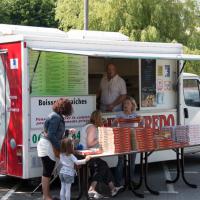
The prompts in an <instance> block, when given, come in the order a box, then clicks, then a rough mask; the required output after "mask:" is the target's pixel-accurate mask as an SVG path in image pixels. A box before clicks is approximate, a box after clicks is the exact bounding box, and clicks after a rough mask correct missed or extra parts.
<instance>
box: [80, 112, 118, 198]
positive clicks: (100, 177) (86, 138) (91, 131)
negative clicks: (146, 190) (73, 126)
mask: <svg viewBox="0 0 200 200" xmlns="http://www.w3.org/2000/svg"><path fill="white" fill-rule="evenodd" d="M99 126H103V121H102V116H101V112H100V111H94V112H93V113H92V114H91V117H90V122H89V124H87V125H85V126H84V127H83V128H82V130H81V134H80V144H81V145H82V146H83V149H89V148H92V147H98V145H99V141H98V132H97V127H99ZM88 165H89V167H90V170H91V174H92V183H91V185H90V188H89V191H88V195H89V197H93V198H96V199H98V198H101V197H102V195H100V194H99V193H98V192H97V191H96V186H97V183H98V182H104V183H106V184H108V186H109V188H110V190H111V196H115V195H117V193H118V192H119V190H120V189H121V188H120V187H115V185H114V178H113V175H112V173H111V171H110V168H109V167H108V165H107V163H106V162H105V161H104V160H102V159H100V158H95V159H94V158H93V159H91V160H90V162H89V163H88Z"/></svg>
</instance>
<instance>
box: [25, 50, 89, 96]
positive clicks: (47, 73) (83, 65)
mask: <svg viewBox="0 0 200 200" xmlns="http://www.w3.org/2000/svg"><path fill="white" fill-rule="evenodd" d="M38 54H39V52H38V51H29V56H30V77H33V81H32V84H31V89H32V92H31V95H32V96H51V95H63V96H65V95H69V96H70V95H87V94H88V57H87V56H80V55H72V54H64V53H56V52H41V56H40V59H39V62H38V65H37V68H36V72H35V74H33V69H34V66H35V63H36V60H37V57H38Z"/></svg>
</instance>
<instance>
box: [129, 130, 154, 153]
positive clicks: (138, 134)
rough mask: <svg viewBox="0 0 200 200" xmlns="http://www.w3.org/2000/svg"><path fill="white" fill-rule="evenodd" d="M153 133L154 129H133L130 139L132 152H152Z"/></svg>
mask: <svg viewBox="0 0 200 200" xmlns="http://www.w3.org/2000/svg"><path fill="white" fill-rule="evenodd" d="M154 131H155V129H152V128H135V130H134V131H133V132H134V133H133V134H132V139H131V140H132V141H131V144H132V150H137V151H140V152H145V151H152V150H154V149H155V148H156V146H155V141H154ZM134 135H135V137H134ZM134 139H135V142H134Z"/></svg>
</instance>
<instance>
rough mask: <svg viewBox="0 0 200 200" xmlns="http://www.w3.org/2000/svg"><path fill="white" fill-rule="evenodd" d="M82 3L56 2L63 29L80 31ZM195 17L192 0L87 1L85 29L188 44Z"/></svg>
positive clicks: (145, 39)
mask: <svg viewBox="0 0 200 200" xmlns="http://www.w3.org/2000/svg"><path fill="white" fill-rule="evenodd" d="M83 4H84V1H83V0H82V1H80V0H58V1H57V7H56V19H58V21H59V24H60V27H61V28H62V29H63V30H68V29H70V28H78V29H82V28H83V11H84V10H83ZM198 14H199V12H198V6H197V3H196V0H185V1H184V2H183V1H181V0H117V1H116V0H89V29H90V30H104V31H121V32H123V33H125V34H128V36H129V37H130V38H131V39H133V40H138V41H161V42H171V41H174V40H175V41H177V42H180V43H183V44H185V45H192V44H194V40H195V39H196V36H198V34H197V33H196V29H195V27H196V26H197V24H198V21H199V20H198ZM191 36H193V38H194V39H192V40H191ZM193 46H194V45H193Z"/></svg>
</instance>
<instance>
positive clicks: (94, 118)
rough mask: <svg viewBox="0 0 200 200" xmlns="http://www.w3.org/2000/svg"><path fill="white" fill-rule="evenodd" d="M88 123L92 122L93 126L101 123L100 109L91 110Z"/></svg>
mask: <svg viewBox="0 0 200 200" xmlns="http://www.w3.org/2000/svg"><path fill="white" fill-rule="evenodd" d="M90 123H92V124H94V125H95V126H97V127H99V126H102V125H103V119H102V114H101V111H99V110H95V111H93V112H92V114H91V116H90Z"/></svg>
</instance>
